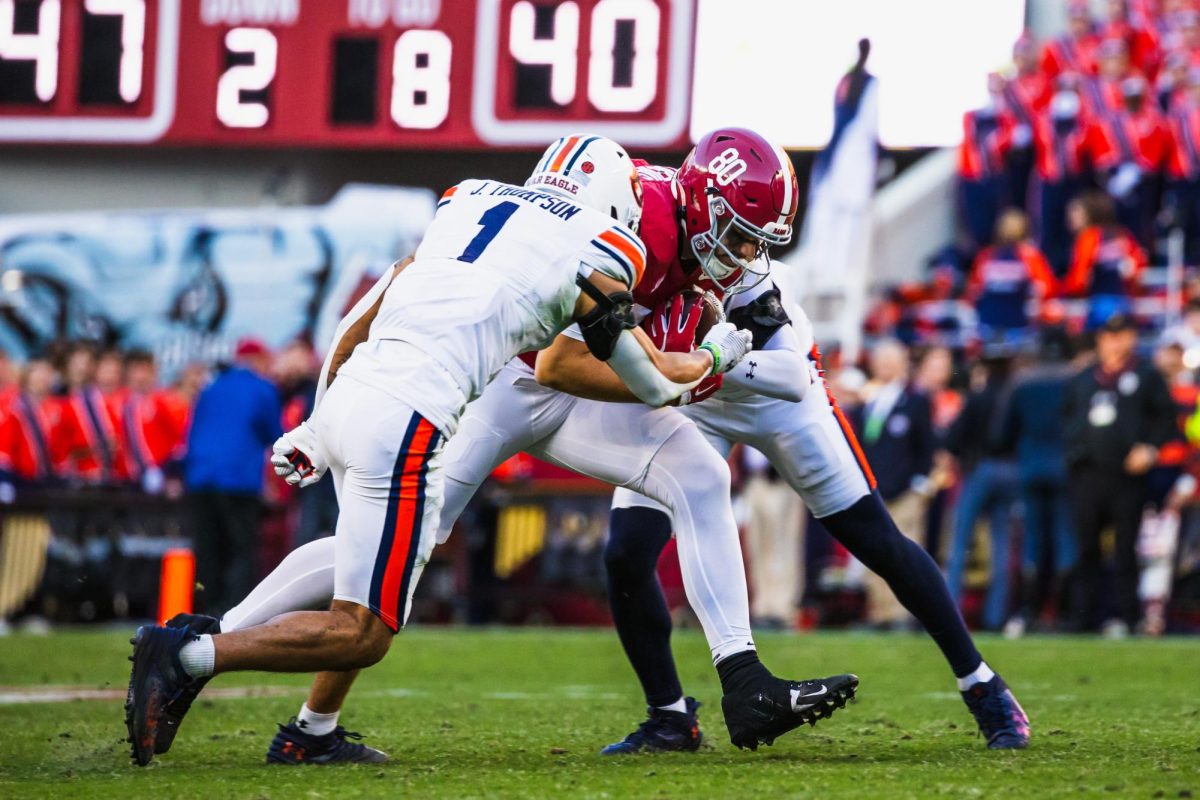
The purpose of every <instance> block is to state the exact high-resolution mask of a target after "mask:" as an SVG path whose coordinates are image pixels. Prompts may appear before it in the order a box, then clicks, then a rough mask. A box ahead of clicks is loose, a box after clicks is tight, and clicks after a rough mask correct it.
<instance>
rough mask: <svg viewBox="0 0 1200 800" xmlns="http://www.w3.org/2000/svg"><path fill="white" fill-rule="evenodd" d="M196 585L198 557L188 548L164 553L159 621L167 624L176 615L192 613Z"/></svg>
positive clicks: (160, 581) (160, 577) (160, 580)
mask: <svg viewBox="0 0 1200 800" xmlns="http://www.w3.org/2000/svg"><path fill="white" fill-rule="evenodd" d="M195 585H196V557H195V556H194V555H192V551H191V550H189V549H187V548H182V547H181V548H176V549H174V550H168V551H167V552H165V553H163V559H162V574H161V575H160V576H159V581H158V621H159V624H163V623H165V622H166V621H167V620H169V619H170V618H171V617H173V616H175V615H176V614H190V613H192V594H193V591H194V589H195Z"/></svg>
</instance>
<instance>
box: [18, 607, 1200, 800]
mask: <svg viewBox="0 0 1200 800" xmlns="http://www.w3.org/2000/svg"><path fill="white" fill-rule="evenodd" d="M128 635H129V634H128V632H125V631H108V632H93V631H88V632H58V633H55V634H53V635H51V636H49V637H45V638H36V637H29V636H23V635H16V636H12V637H9V638H5V639H0V702H3V701H8V703H7V704H0V797H4V798H22V797H57V798H62V797H69V798H72V800H86V799H87V798H92V797H119V798H140V797H148V798H156V800H157V799H158V798H171V797H181V798H192V797H205V798H208V797H249V798H296V797H303V798H321V797H328V798H339V800H340V798H348V797H358V796H388V797H421V798H432V797H456V798H458V797H522V798H528V797H568V796H569V797H636V798H660V797H661V798H700V797H705V798H707V797H744V798H748V797H755V798H777V797H790V796H795V797H802V796H813V797H888V798H900V797H930V796H940V795H944V796H950V797H964V796H1010V797H1050V796H1065V795H1071V796H1087V795H1093V794H1094V795H1107V796H1120V797H1146V798H1150V797H1191V796H1200V641H1196V640H1167V641H1158V642H1149V641H1125V642H1104V641H1098V640H1091V639H1057V638H1036V637H1034V638H1029V639H1025V640H1023V641H1019V642H1007V641H1001V640H997V639H988V640H985V641H984V642H983V649H984V651H985V653H986V654H987V655H988V657H989V659H990V663H992V665H993V666H994V667H996V668H997V669H998V670H1000V671H1001V672H1002V673H1003V674H1004V675H1005V677H1006V679H1007V680H1008V681H1009V683H1010V684H1011V685H1012V686H1013V687H1014V689H1015V691H1016V693H1017V695H1018V697H1019V698H1020V699H1021V701H1022V704H1023V705H1024V706H1025V709H1026V711H1028V713H1029V715H1030V718H1031V720H1032V722H1033V728H1034V742H1033V745H1032V747H1031V748H1030V749H1029V750H1027V751H1024V752H990V751H988V750H987V749H986V748H985V747H984V744H983V740H982V739H981V738H979V736H978V735H977V734H976V733H975V726H974V724H973V721H972V720H971V718H970V715H969V714H968V712H967V711H966V708H965V707H964V706H963V704H962V702H961V701H960V700H959V698H958V695H957V693H956V692H954V687H953V684H952V683H951V682H950V676H949V673H948V671H947V670H946V668H945V666H944V664H943V662H942V661H941V659H940V656H939V655H938V653H937V651H936V649H935V648H934V646H933V645H932V643H930V642H929V641H928V640H927V639H926V638H924V637H922V636H916V635H913V636H874V635H844V634H818V635H811V636H788V635H764V636H760V637H759V649H760V652H761V653H762V654H763V658H764V661H765V662H766V663H767V664H768V666H770V667H771V668H772V669H773V670H774V671H775V672H776V673H777V674H780V675H784V676H787V677H793V678H803V677H811V676H814V675H826V674H832V673H835V672H842V671H854V672H856V673H857V674H858V675H859V677H860V678H862V686H861V688H860V692H859V701H858V702H857V703H855V704H853V705H851V706H849V707H848V708H847V709H846V710H844V711H841V712H838V713H836V714H835V715H834V717H833V719H831V720H825V721H823V722H821V723H819V724H818V725H817V727H816V728H805V729H803V730H801V731H797V732H795V733H793V734H789V735H788V736H787V737H784V738H783V739H780V740H779V741H778V742H776V744H775V746H774V747H771V748H765V749H760V750H759V751H758V752H757V753H750V752H742V751H738V750H736V749H734V748H733V746H732V745H730V744H729V743H728V739H727V738H726V736H725V731H724V726H723V725H722V723H721V715H720V692H719V689H718V686H717V682H716V678H715V673H714V671H713V670H712V669H711V667H709V664H708V662H709V659H708V652H707V648H706V647H705V644H704V641H703V639H702V638H701V637H700V636H699V635H697V634H695V633H688V632H684V633H680V634H677V635H676V640H675V645H676V653H677V655H678V658H679V661H680V668H681V671H682V675H681V677H682V679H683V681H684V685H685V687H686V688H687V689H688V691H690V692H692V693H694V694H695V695H696V696H697V697H698V698H699V699H700V700H701V701H702V702H703V703H704V704H705V705H704V708H703V709H701V724H702V726H703V729H704V731H705V734H706V736H707V741H706V744H705V746H704V748H703V749H702V750H701V752H699V753H696V754H669V755H659V756H635V757H622V758H613V757H601V756H599V755H597V753H596V751H597V750H598V749H599V748H600V747H601V746H603V745H605V744H607V743H608V742H610V741H613V740H615V739H619V738H621V736H623V735H624V734H625V733H627V732H628V731H629V730H631V729H632V728H633V727H634V725H636V723H637V722H639V721H640V720H641V717H642V711H643V709H642V706H641V702H640V698H639V692H638V690H637V687H636V684H635V682H634V680H633V676H632V673H631V671H630V670H629V669H628V667H627V666H626V665H625V663H624V660H623V658H622V655H621V652H620V647H619V645H618V644H617V641H616V638H615V636H614V635H613V634H612V632H610V631H586V632H584V631H563V630H529V629H525V630H515V631H507V630H504V631H501V630H495V631H492V630H488V631H468V630H433V629H425V630H414V631H410V632H406V633H405V634H403V635H402V636H401V637H400V638H399V639H398V640H397V642H396V645H395V646H394V647H393V649H392V652H391V654H390V655H389V656H388V658H387V659H386V660H385V661H384V663H382V664H380V665H378V666H377V667H375V668H373V669H371V670H368V671H367V672H365V673H364V674H363V676H362V677H361V678H360V680H359V682H358V685H357V686H356V688H355V692H354V693H353V694H352V695H351V697H350V701H349V704H348V706H347V710H346V713H345V714H344V719H343V722H344V723H345V724H346V725H347V726H348V727H349V728H350V729H351V730H357V731H361V732H362V733H364V734H367V735H368V737H369V738H368V739H367V741H368V742H369V743H370V744H373V745H376V746H378V747H381V748H383V749H384V750H386V751H388V752H389V753H390V754H391V755H392V757H393V761H392V762H391V763H390V764H387V765H384V766H382V767H380V766H375V767H367V766H355V767H339V768H319V767H308V768H287V767H270V768H269V767H266V766H264V765H263V757H264V754H265V751H266V746H267V743H268V742H269V740H270V738H271V736H272V734H273V731H274V724H273V723H275V722H281V721H284V720H286V719H287V718H288V717H289V716H291V715H292V714H294V713H295V712H296V709H297V708H298V707H299V705H300V703H301V701H302V700H303V697H304V687H305V685H306V683H307V679H306V677H305V676H299V675H291V676H289V675H249V674H243V675H228V676H223V677H221V678H218V679H217V680H216V681H214V682H213V683H212V684H211V687H213V688H218V689H230V688H233V687H246V688H249V689H251V690H252V691H251V692H250V696H248V697H228V698H214V699H209V700H206V699H205V698H204V696H202V697H201V701H200V702H198V703H197V706H196V707H195V708H193V710H192V713H191V714H190V715H189V717H188V720H187V722H186V723H185V724H184V727H183V729H182V732H181V733H180V734H179V738H178V739H176V742H175V746H174V748H173V750H172V751H171V753H169V754H167V755H166V756H160V757H159V758H158V759H157V760H156V762H155V763H154V764H153V765H152V766H151V767H149V768H146V769H138V768H137V767H134V766H132V765H131V763H130V760H129V757H128V745H126V744H125V742H124V737H125V730H124V726H123V724H122V712H121V703H122V701H121V700H120V699H105V700H77V701H72V702H57V703H38V704H27V703H12V702H11V701H12V700H13V699H14V697H15V696H16V695H17V694H19V693H20V691H24V690H28V689H33V688H36V687H38V686H39V685H43V686H44V685H58V686H63V685H69V686H73V687H78V688H81V689H82V688H87V689H101V688H107V689H110V690H111V689H117V690H119V691H120V692H121V693H122V694H123V692H124V687H125V684H126V681H127V679H128V669H127V665H128V662H127V661H126V660H125V656H126V655H127V654H128V652H129V650H130V648H129V646H128V644H126V639H127V637H128ZM255 692H257V693H258V696H255Z"/></svg>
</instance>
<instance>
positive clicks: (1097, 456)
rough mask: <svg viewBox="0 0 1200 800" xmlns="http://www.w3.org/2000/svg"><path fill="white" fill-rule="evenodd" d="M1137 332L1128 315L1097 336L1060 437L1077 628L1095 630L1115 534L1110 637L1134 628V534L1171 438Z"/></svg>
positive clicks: (1166, 410) (1074, 382) (1164, 397)
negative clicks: (1074, 558) (1149, 480)
mask: <svg viewBox="0 0 1200 800" xmlns="http://www.w3.org/2000/svg"><path fill="white" fill-rule="evenodd" d="M1136 346H1137V330H1136V326H1135V325H1134V322H1133V319H1132V318H1131V317H1129V316H1128V315H1126V314H1116V315H1113V316H1112V317H1110V318H1109V319H1108V320H1107V321H1106V322H1105V323H1104V325H1103V327H1102V328H1100V330H1099V331H1097V333H1096V357H1097V358H1096V363H1095V365H1094V366H1089V367H1086V368H1084V369H1083V370H1082V371H1080V372H1079V373H1078V374H1076V375H1075V376H1074V377H1073V378H1072V379H1071V381H1070V383H1069V384H1068V385H1067V392H1066V399H1065V403H1064V407H1063V435H1064V440H1065V445H1066V460H1067V470H1068V476H1069V479H1070V480H1069V482H1068V485H1069V487H1070V491H1071V506H1072V510H1073V514H1074V519H1075V531H1076V535H1077V536H1078V537H1079V582H1078V585H1079V592H1078V597H1077V600H1076V603H1075V609H1074V615H1075V624H1076V625H1077V626H1078V627H1079V628H1080V629H1083V630H1091V629H1093V628H1094V627H1095V625H1096V623H1097V621H1098V617H1099V615H1100V613H1101V612H1102V611H1107V609H1105V608H1103V607H1102V604H1101V597H1100V595H1099V591H1098V590H1099V582H1100V567H1101V563H1100V562H1101V548H1100V539H1101V534H1102V533H1103V531H1104V529H1105V528H1107V527H1108V526H1109V525H1111V526H1113V528H1114V529H1115V532H1116V548H1115V552H1114V560H1115V562H1116V575H1117V591H1116V609H1114V610H1115V612H1116V615H1117V618H1116V619H1110V620H1109V622H1107V623H1106V624H1105V626H1104V629H1105V633H1106V634H1107V635H1110V636H1121V635H1124V634H1126V633H1128V632H1129V631H1130V630H1132V629H1133V628H1135V626H1136V625H1137V623H1138V620H1139V618H1140V616H1141V608H1140V604H1139V602H1138V593H1137V584H1138V561H1137V537H1138V530H1139V527H1140V524H1141V519H1142V508H1143V506H1144V505H1145V502H1146V494H1147V486H1146V473H1147V472H1148V471H1149V470H1150V468H1151V467H1152V466H1154V463H1155V461H1156V460H1157V458H1158V450H1159V448H1160V447H1162V445H1163V444H1165V443H1166V442H1167V441H1168V440H1169V439H1170V437H1171V434H1172V429H1173V427H1174V424H1175V417H1174V415H1175V409H1174V404H1173V403H1172V401H1171V395H1170V393H1169V391H1168V390H1167V385H1166V383H1165V381H1163V378H1162V376H1161V375H1160V374H1159V373H1158V371H1157V370H1156V369H1155V368H1154V367H1153V366H1152V365H1150V364H1148V363H1144V362H1142V361H1140V360H1139V359H1138V358H1137V356H1136V352H1135V351H1136Z"/></svg>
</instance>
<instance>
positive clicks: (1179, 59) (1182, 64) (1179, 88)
mask: <svg viewBox="0 0 1200 800" xmlns="http://www.w3.org/2000/svg"><path fill="white" fill-rule="evenodd" d="M1191 65H1192V60H1191V57H1190V56H1189V55H1188V53H1187V52H1185V51H1183V50H1172V51H1171V52H1169V53H1167V55H1166V57H1165V58H1164V59H1163V69H1162V70H1161V71H1160V72H1159V73H1158V79H1157V80H1155V82H1154V92H1155V95H1156V96H1157V97H1158V109H1159V110H1160V111H1162V112H1163V113H1164V114H1170V113H1171V112H1172V111H1174V110H1175V109H1176V108H1178V107H1179V106H1180V105H1181V104H1183V103H1185V102H1186V96H1187V85H1188V71H1189V70H1190V69H1191Z"/></svg>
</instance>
